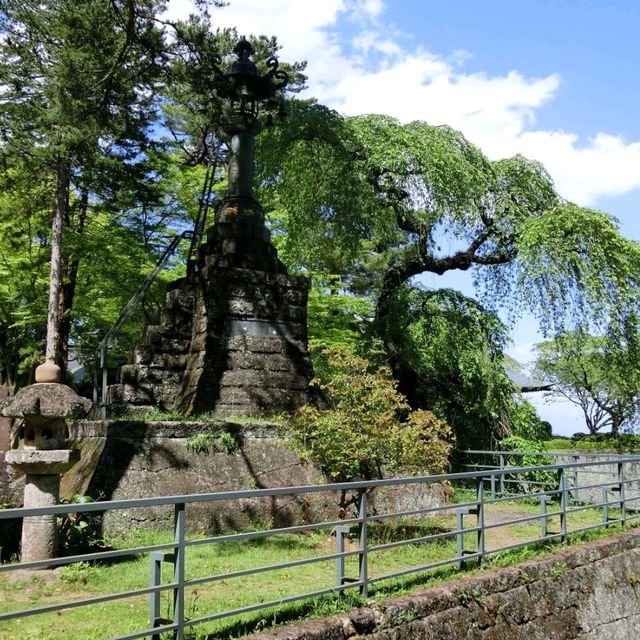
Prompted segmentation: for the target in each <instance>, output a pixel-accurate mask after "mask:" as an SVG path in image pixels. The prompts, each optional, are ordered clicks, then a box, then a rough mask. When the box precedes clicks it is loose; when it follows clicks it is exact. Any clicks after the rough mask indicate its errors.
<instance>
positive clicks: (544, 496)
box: [0, 456, 640, 640]
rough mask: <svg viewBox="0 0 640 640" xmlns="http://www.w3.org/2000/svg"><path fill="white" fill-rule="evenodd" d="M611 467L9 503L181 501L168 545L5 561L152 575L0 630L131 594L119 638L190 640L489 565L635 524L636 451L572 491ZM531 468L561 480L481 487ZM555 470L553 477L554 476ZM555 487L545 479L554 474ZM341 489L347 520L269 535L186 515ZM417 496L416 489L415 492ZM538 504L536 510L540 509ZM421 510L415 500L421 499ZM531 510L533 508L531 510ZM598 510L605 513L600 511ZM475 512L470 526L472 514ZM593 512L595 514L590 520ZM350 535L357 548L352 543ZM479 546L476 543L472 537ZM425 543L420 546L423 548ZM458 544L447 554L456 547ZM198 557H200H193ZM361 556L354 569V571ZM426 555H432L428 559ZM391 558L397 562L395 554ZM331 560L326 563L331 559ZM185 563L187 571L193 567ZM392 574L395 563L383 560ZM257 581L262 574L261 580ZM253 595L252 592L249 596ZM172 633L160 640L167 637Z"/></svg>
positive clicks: (0, 568) (80, 509) (639, 481)
mask: <svg viewBox="0 0 640 640" xmlns="http://www.w3.org/2000/svg"><path fill="white" fill-rule="evenodd" d="M604 465H611V462H610V461H593V460H592V461H587V462H578V463H567V464H552V465H544V466H539V467H519V468H516V467H513V468H502V469H500V468H488V469H482V470H480V471H469V472H463V473H456V474H445V475H434V476H423V477H409V478H396V479H385V480H372V481H362V482H350V483H339V484H324V485H309V486H300V487H279V488H272V489H250V490H243V491H227V492H219V493H208V494H193V495H179V496H171V497H156V498H146V499H138V500H116V501H109V502H94V503H89V504H64V505H56V506H51V507H47V508H37V509H24V508H23V509H20V508H16V509H6V510H0V526H2V524H3V521H4V520H7V519H9V518H24V517H38V516H43V515H51V514H55V515H58V516H61V515H63V514H69V513H96V512H110V511H117V510H130V509H134V508H157V507H170V508H173V539H172V540H171V541H170V542H166V543H163V544H151V545H144V546H136V547H131V548H126V549H111V550H106V551H101V552H98V553H87V554H81V555H75V556H69V557H59V558H55V559H48V560H41V561H34V562H25V563H15V562H13V563H9V564H0V576H2V575H5V574H7V573H8V572H12V571H16V570H19V569H21V570H24V569H42V568H47V567H59V566H61V565H68V564H71V563H78V562H104V561H107V560H109V561H112V560H115V559H125V558H131V557H132V556H140V555H142V554H144V555H147V556H148V557H149V562H150V569H149V573H150V580H149V586H144V587H143V586H140V587H138V588H135V589H130V590H126V591H121V592H119V593H109V594H104V595H99V596H93V597H87V598H80V599H76V600H73V601H69V602H62V603H55V604H45V605H41V606H36V607H34V608H31V609H20V610H13V611H9V612H4V613H0V630H1V629H2V625H3V624H6V623H7V622H9V621H12V620H14V621H15V620H16V619H18V618H20V619H25V618H27V617H32V616H38V615H45V614H51V613H56V614H59V615H64V612H66V611H67V610H69V609H72V608H77V607H93V606H95V605H98V604H103V603H107V602H112V601H116V600H122V599H125V598H132V597H145V598H148V600H149V622H148V624H147V625H146V626H144V625H143V628H140V629H138V630H136V631H134V632H131V633H126V634H123V635H119V636H117V638H119V639H120V640H124V639H129V640H132V639H134V638H147V637H148V638H160V637H161V634H163V633H167V632H171V633H172V634H173V635H172V636H171V637H175V638H177V639H178V640H181V639H183V638H184V637H185V631H186V630H188V629H190V628H192V627H195V626H197V625H201V624H204V623H207V622H211V621H215V620H221V619H223V618H231V617H235V616H239V615H242V614H247V613H250V612H256V611H259V610H262V609H267V608H272V607H276V606H282V605H286V604H289V603H294V602H298V601H301V600H306V599H311V598H316V597H319V596H323V595H325V594H332V593H333V594H340V593H343V592H344V591H347V590H351V589H356V590H358V591H359V592H360V593H361V594H363V595H367V593H368V591H369V589H370V588H371V587H372V586H373V585H376V584H377V583H380V582H383V581H388V580H390V579H397V578H401V577H403V576H408V575H411V574H416V573H424V572H429V571H432V570H436V569H439V568H442V567H453V568H456V567H462V566H463V564H465V563H467V562H469V561H470V560H477V561H478V562H480V563H481V562H482V561H483V560H484V559H485V558H487V557H488V556H491V555H493V554H496V553H500V552H504V551H507V550H512V549H516V548H518V547H523V546H526V545H531V544H538V543H540V542H550V541H561V542H566V541H567V539H568V537H569V535H570V534H574V533H578V532H584V531H588V530H591V529H596V528H603V527H609V526H611V525H612V524H614V523H615V524H619V525H622V526H625V525H626V524H627V523H629V522H630V521H631V520H634V519H637V518H639V517H640V505H639V504H638V501H640V474H639V473H638V472H637V471H638V470H640V466H639V465H640V456H627V457H619V458H617V459H616V461H615V465H616V474H615V477H613V476H612V477H611V478H610V479H607V480H605V481H603V482H599V483H595V484H591V485H588V486H587V485H585V486H582V487H580V486H577V485H574V486H573V487H570V486H569V484H568V479H569V478H575V477H578V476H576V474H577V473H584V472H586V471H594V470H595V471H596V472H598V471H600V470H601V469H602V467H603V466H604ZM535 473H538V474H539V473H547V474H550V475H551V476H554V477H555V482H554V484H553V486H546V487H544V488H536V489H535V490H531V491H528V492H526V493H518V494H507V493H505V494H504V495H498V494H497V491H496V492H492V493H489V492H488V491H487V490H486V489H485V487H486V486H487V483H489V486H493V487H496V484H497V485H499V484H500V479H502V478H504V477H505V476H507V475H509V476H514V477H518V476H522V477H524V476H525V474H528V475H527V477H530V476H531V474H535ZM549 477H550V476H549ZM445 481H447V482H449V483H452V484H453V485H454V486H458V487H459V486H463V487H466V489H465V491H466V493H463V496H464V497H465V501H464V502H460V503H456V504H444V505H437V506H425V507H423V508H420V507H418V508H411V509H409V510H396V511H392V512H388V513H379V512H378V511H377V509H376V505H375V502H374V499H375V498H376V496H377V495H379V494H380V493H381V492H384V490H385V489H398V488H400V487H406V486H407V485H418V486H419V487H422V489H424V490H426V489H428V488H429V486H430V485H434V484H439V483H443V482H445ZM547 483H548V480H547ZM576 488H577V489H583V490H586V489H593V488H597V489H598V490H599V491H601V492H602V500H601V501H599V502H598V503H591V504H588V505H584V504H580V503H577V502H575V501H574V500H573V499H572V491H574V490H575V489H576ZM337 492H340V493H341V494H342V495H348V494H349V495H353V497H354V498H355V499H356V500H355V504H356V505H357V510H356V511H354V513H353V517H350V518H346V519H328V520H321V521H317V522H316V521H312V522H307V523H303V524H299V525H295V526H288V527H274V528H270V529H265V530H249V531H239V532H235V533H227V534H221V535H215V536H204V537H192V535H193V533H192V534H191V535H188V522H187V515H188V510H189V508H190V507H191V506H194V505H202V504H203V503H228V502H231V503H237V502H238V501H246V500H248V499H250V500H259V499H265V498H266V499H267V500H270V501H273V500H276V499H277V498H282V497H284V496H296V497H304V496H310V497H312V494H319V493H325V494H326V493H329V494H331V495H332V496H333V494H334V493H337ZM413 496H414V497H413V499H414V500H415V493H414V494H413ZM514 502H515V503H516V504H517V505H521V509H523V510H521V511H520V512H518V511H516V512H514V511H513V509H512V510H511V511H508V512H507V515H509V516H510V517H508V518H507V519H506V520H505V519H504V517H503V516H504V515H505V514H504V513H503V512H500V516H501V517H500V518H497V519H496V518H495V516H496V513H495V510H496V509H500V508H505V507H506V506H507V504H506V503H511V507H512V506H513V503H514ZM538 503H539V508H538V507H537V506H536V505H538ZM413 506H414V507H415V506H417V505H415V504H414V505H413ZM525 506H526V509H525ZM586 509H590V510H592V512H591V515H593V513H595V514H596V515H595V516H594V517H592V519H591V521H588V522H585V521H584V519H583V520H579V518H578V516H577V514H579V513H581V512H583V511H585V510H586ZM596 516H597V517H596ZM434 517H439V518H441V519H443V518H444V520H446V521H449V520H450V521H451V525H450V526H449V525H447V526H445V527H438V528H436V529H435V532H434V530H433V529H429V528H427V529H426V530H420V533H425V532H426V533H427V535H418V537H404V536H403V537H401V538H400V539H396V538H393V539H391V540H390V541H384V540H383V541H380V540H378V539H376V538H375V536H374V535H373V533H375V531H376V524H377V523H382V522H386V521H396V522H398V521H399V522H400V523H407V522H418V521H419V522H422V523H428V522H429V519H431V521H432V522H433V518H434ZM470 518H471V519H472V521H471V522H469V519H470ZM594 518H595V521H594ZM515 525H517V526H518V527H520V529H521V530H522V525H533V529H534V533H532V532H531V531H529V530H527V532H526V534H527V536H529V535H530V537H526V538H525V539H522V540H517V541H516V542H513V539H514V538H513V536H511V537H509V538H508V539H507V542H508V544H501V543H502V542H504V540H497V541H495V540H494V541H492V539H491V538H492V536H493V532H495V530H496V529H498V528H500V527H503V528H504V527H509V526H515ZM321 530H324V531H327V530H333V533H334V535H335V551H334V552H330V553H326V552H325V551H321V552H320V554H319V555H314V556H312V557H303V558H297V559H287V560H286V561H283V562H279V563H276V564H264V565H260V566H254V567H249V568H239V567H235V568H234V567H231V569H232V570H227V571H225V572H223V573H216V574H214V575H192V574H193V573H194V572H196V573H197V570H198V569H199V568H200V564H201V563H200V562H199V561H198V559H197V557H196V556H197V553H196V549H202V546H203V545H220V546H218V547H216V549H217V553H219V554H220V553H224V548H225V547H224V545H222V543H228V542H235V543H242V542H249V541H257V540H267V539H273V538H274V536H293V535H299V534H302V533H305V532H310V531H316V532H318V531H321ZM349 536H352V540H351V542H350V544H346V543H347V539H348V537H349ZM470 538H472V539H473V542H472V543H471V544H469V539H470ZM445 541H449V543H451V549H450V550H449V548H446V549H445V551H446V553H445V554H444V557H437V558H435V559H433V561H431V562H420V563H418V564H412V565H411V566H398V565H397V564H394V566H393V570H392V571H388V570H377V571H376V570H375V569H376V562H375V561H374V560H372V559H373V558H374V557H376V556H377V555H378V554H384V553H385V552H388V551H390V550H393V549H399V548H402V547H407V546H408V545H411V546H412V548H414V549H415V548H418V547H416V546H417V545H429V544H433V545H440V547H441V546H442V544H443V543H444V542H445ZM419 548H420V549H424V547H423V546H421V547H419ZM449 551H450V553H449ZM192 554H193V557H192ZM349 558H351V559H354V561H352V562H351V563H350V564H351V565H353V566H352V569H351V571H352V572H353V573H354V575H352V576H349V575H347V573H348V571H347V564H348V563H347V562H346V561H347V559H349ZM355 559H357V568H356V566H355ZM425 560H426V558H425ZM393 562H394V563H395V562H396V561H395V559H394V560H393ZM316 563H330V565H333V566H334V568H335V573H334V576H335V577H331V576H330V574H327V583H326V584H316V583H314V584H313V585H310V587H311V588H310V590H308V591H305V592H304V593H292V594H289V595H286V596H282V597H279V598H278V599H276V600H269V601H266V602H265V601H260V599H259V598H258V597H257V596H256V598H257V601H256V602H253V603H251V604H248V605H246V606H242V607H232V608H229V609H226V610H222V611H207V612H203V613H204V615H198V616H193V617H188V615H187V614H186V612H185V593H186V591H187V590H189V589H193V588H194V587H196V586H201V585H205V584H213V583H217V584H226V583H227V582H229V581H232V580H233V579H236V578H242V577H249V576H258V575H260V574H265V573H270V572H273V571H282V570H291V569H293V568H294V567H305V566H306V567H308V566H310V565H313V564H316ZM164 565H168V566H169V567H170V568H171V577H170V580H169V582H166V583H162V582H161V569H162V567H163V566H164ZM325 566H326V565H325ZM187 569H189V571H187ZM387 569H388V567H387ZM256 580H257V578H256ZM163 593H168V594H169V595H170V600H171V607H170V610H171V613H170V615H169V616H168V617H167V618H163V617H162V616H161V611H160V609H161V607H160V604H161V594H163ZM252 593H253V591H252ZM163 637H164V636H163Z"/></svg>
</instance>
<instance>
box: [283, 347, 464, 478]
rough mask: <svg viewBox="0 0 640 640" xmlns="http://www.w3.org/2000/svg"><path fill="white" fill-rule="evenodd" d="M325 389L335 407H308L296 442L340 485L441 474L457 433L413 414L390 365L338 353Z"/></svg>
mask: <svg viewBox="0 0 640 640" xmlns="http://www.w3.org/2000/svg"><path fill="white" fill-rule="evenodd" d="M327 360H328V362H329V364H330V366H331V369H332V371H333V373H332V376H331V378H330V380H329V381H328V382H327V383H326V384H323V385H321V389H322V391H323V392H324V393H325V394H326V396H327V399H328V402H329V408H328V409H320V408H317V407H314V406H310V405H309V406H304V407H302V408H301V409H300V410H299V411H298V412H297V414H296V415H295V416H294V417H293V419H292V420H291V422H290V424H289V433H290V435H291V437H292V439H293V442H294V444H295V445H296V446H297V447H298V448H299V449H300V450H301V451H302V452H303V453H304V454H305V455H307V456H309V457H310V458H311V459H312V460H313V461H314V463H315V464H316V465H318V467H319V468H320V469H321V470H322V471H324V472H325V473H326V475H327V476H328V477H329V478H330V479H331V480H334V481H348V480H354V479H371V478H377V477H380V476H381V474H382V470H383V467H384V468H386V469H388V470H389V471H397V472H400V471H404V472H426V471H431V472H439V471H440V472H441V471H443V470H444V469H445V468H446V466H447V462H448V455H449V453H450V450H451V447H452V445H451V430H450V428H449V426H448V425H447V424H446V423H444V422H443V421H441V420H438V419H437V418H436V417H435V416H434V415H433V414H432V413H430V412H428V411H415V412H411V413H410V412H409V407H408V405H407V402H406V400H405V398H404V396H402V395H401V394H400V393H398V391H397V390H396V385H395V382H394V380H393V377H392V376H391V372H390V370H389V369H388V368H386V367H378V368H375V367H372V366H371V363H369V362H368V361H367V360H365V359H364V358H362V357H360V356H357V355H353V354H350V353H346V352H342V351H338V350H334V351H331V352H329V353H328V354H327Z"/></svg>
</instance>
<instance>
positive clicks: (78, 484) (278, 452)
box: [0, 421, 449, 533]
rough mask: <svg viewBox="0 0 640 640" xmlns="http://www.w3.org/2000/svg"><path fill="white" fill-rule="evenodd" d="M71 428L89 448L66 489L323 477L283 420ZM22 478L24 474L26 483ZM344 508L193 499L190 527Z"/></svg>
mask: <svg viewBox="0 0 640 640" xmlns="http://www.w3.org/2000/svg"><path fill="white" fill-rule="evenodd" d="M69 430H70V441H71V443H81V444H82V449H81V454H80V459H79V460H78V461H77V462H76V464H75V465H74V466H73V467H72V468H71V469H70V470H68V471H67V472H66V473H64V474H63V475H62V478H61V484H60V493H61V495H63V496H72V495H75V494H88V495H92V496H93V497H95V498H98V499H101V500H105V499H114V500H115V499H126V498H138V497H157V496H162V495H177V494H191V493H208V492H213V491H230V490H238V489H246V488H247V487H256V488H264V487H274V486H301V485H308V484H317V483H319V482H323V481H324V478H323V476H322V474H321V473H320V472H319V471H318V470H317V469H315V468H314V467H313V466H312V465H310V464H308V463H305V462H304V461H302V460H301V459H300V458H299V457H298V455H297V454H296V453H295V451H293V450H292V449H291V448H289V447H287V446H286V443H285V442H284V440H283V438H282V437H281V436H280V435H279V430H278V427H277V426H275V425H270V424H267V423H254V422H251V423H246V424H240V425H239V424H235V423H234V424H230V423H224V422H220V423H211V422H207V423H203V422H195V421H192V422H186V421H185V422H153V423H150V422H135V421H130V422H127V421H106V422H85V423H81V424H72V425H70V429H69ZM203 431H207V432H209V433H211V434H212V440H211V445H210V447H209V449H208V451H207V452H204V451H203V452H201V453H196V452H194V451H193V450H191V449H190V448H189V446H188V442H189V439H190V438H192V437H193V436H195V435H198V434H202V432H203ZM222 432H228V433H230V434H232V435H233V437H234V439H235V440H236V442H237V448H235V449H234V450H232V451H231V452H229V453H227V452H226V451H225V450H224V449H223V448H222V447H220V448H217V446H216V442H219V440H217V439H216V434H220V433H222ZM23 483H24V476H22V480H21V483H20V484H19V485H18V486H19V488H20V489H22V486H23ZM21 495H22V491H20V496H21ZM374 495H375V494H374ZM448 495H449V493H448V490H447V488H446V487H443V486H440V485H434V486H432V487H429V488H425V487H422V488H421V491H420V492H418V491H413V490H411V489H410V488H408V489H407V492H406V494H405V493H403V492H402V491H399V492H393V493H391V492H385V491H381V492H380V493H379V495H375V504H376V505H377V508H378V509H379V510H380V511H386V512H390V511H402V510H409V509H414V508H424V507H427V506H437V505H442V504H445V503H446V501H447V498H448ZM3 499H6V498H5V496H2V495H0V501H2V500H3ZM338 510H339V496H338V495H337V494H309V495H308V496H306V497H301V496H299V497H293V496H282V497H279V498H277V499H276V500H274V501H271V500H268V499H265V500H244V501H240V502H228V503H226V502H225V503H222V502H211V503H205V504H201V505H198V506H195V505H193V506H190V507H189V516H188V517H189V526H190V527H193V528H194V529H196V530H203V531H210V532H212V533H215V532H219V531H226V530H229V529H233V528H237V527H247V526H258V525H259V526H265V525H267V524H271V523H273V522H276V523H280V524H283V525H284V524H299V523H302V522H308V521H310V520H312V519H314V518H316V519H319V518H324V519H334V518H336V517H337V515H338ZM172 517H173V515H172V511H171V510H170V509H167V508H149V509H130V510H128V511H120V510H118V511H114V512H112V513H110V515H109V516H108V517H107V518H106V521H105V527H106V530H107V531H115V530H120V529H125V528H127V527H130V526H132V525H135V524H144V525H148V526H156V527H166V526H170V524H171V519H172Z"/></svg>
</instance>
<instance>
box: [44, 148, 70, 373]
mask: <svg viewBox="0 0 640 640" xmlns="http://www.w3.org/2000/svg"><path fill="white" fill-rule="evenodd" d="M68 194H69V170H68V167H67V163H66V161H65V160H64V159H59V160H58V163H57V166H56V201H55V206H54V210H53V224H52V226H51V271H50V275H49V305H48V307H47V342H46V349H45V358H46V360H47V361H48V362H54V363H55V364H57V365H58V366H59V367H60V368H61V370H63V371H64V366H65V364H66V363H65V362H63V360H62V354H61V353H60V328H61V324H62V314H63V313H64V307H63V305H61V304H60V302H61V301H60V297H61V295H62V227H63V225H64V219H65V217H66V214H67V207H68Z"/></svg>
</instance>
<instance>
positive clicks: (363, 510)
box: [358, 489, 369, 596]
mask: <svg viewBox="0 0 640 640" xmlns="http://www.w3.org/2000/svg"><path fill="white" fill-rule="evenodd" d="M358 512H359V513H358V516H359V518H360V554H359V555H358V561H359V565H360V567H359V568H360V593H361V594H362V595H363V596H366V595H368V592H369V588H368V578H369V566H368V553H367V552H368V539H367V537H368V527H367V490H366V489H365V490H363V491H361V492H360V504H359V508H358Z"/></svg>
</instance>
